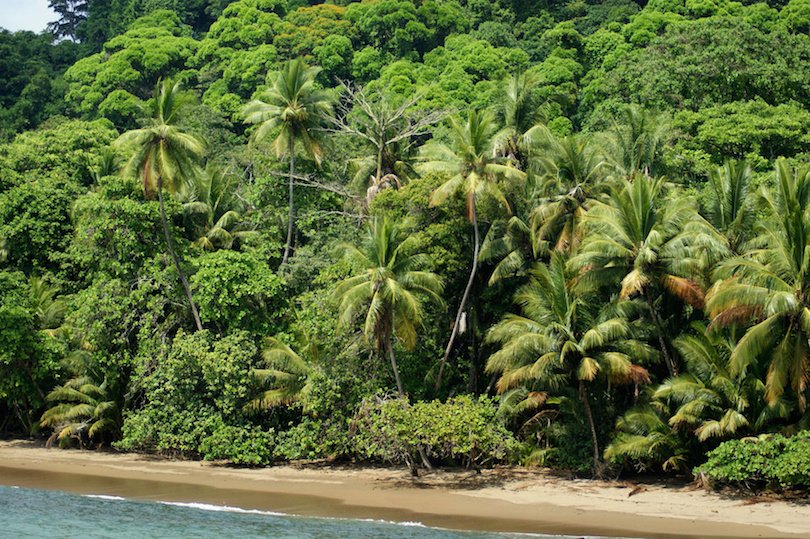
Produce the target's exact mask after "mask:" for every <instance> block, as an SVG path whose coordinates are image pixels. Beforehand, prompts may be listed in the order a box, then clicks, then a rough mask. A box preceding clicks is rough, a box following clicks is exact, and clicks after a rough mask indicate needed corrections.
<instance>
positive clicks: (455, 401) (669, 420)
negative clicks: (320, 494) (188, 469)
mask: <svg viewBox="0 0 810 539" xmlns="http://www.w3.org/2000/svg"><path fill="white" fill-rule="evenodd" d="M64 4H65V6H66V7H65V10H69V9H72V10H73V11H72V12H70V13H68V11H64V13H63V11H59V10H57V11H58V12H59V13H60V15H61V16H62V18H61V19H60V21H58V22H57V23H55V24H54V25H53V27H52V29H53V31H54V33H55V35H56V36H68V37H70V38H71V40H67V41H59V42H56V43H52V42H51V41H52V39H53V38H52V37H48V36H47V35H46V34H43V35H41V36H36V39H35V40H32V39H30V38H31V36H30V35H27V34H26V33H22V32H21V33H14V34H12V33H8V32H4V33H2V34H0V38H1V39H2V43H3V47H4V48H6V49H7V50H8V51H10V54H12V56H9V57H10V58H14V56H13V55H17V56H18V57H20V58H22V57H25V58H26V61H25V62H17V63H14V64H12V63H11V62H10V63H9V73H11V74H12V76H10V77H9V78H8V80H7V81H6V83H5V87H3V88H0V94H2V95H0V105H2V109H0V114H2V115H3V117H4V118H6V119H7V121H6V122H4V131H3V136H4V137H5V139H6V142H5V143H4V144H2V146H0V257H1V258H2V271H0V283H2V284H0V297H1V298H2V304H0V341H2V342H3V343H4V346H3V350H2V351H0V411H2V416H1V417H2V419H0V421H1V423H0V430H2V431H5V432H9V433H15V434H17V435H33V436H42V437H44V438H48V437H50V438H49V443H59V444H61V445H80V446H83V447H91V446H99V445H105V446H108V445H112V446H113V447H117V448H120V449H123V450H137V451H154V452H159V453H164V454H174V455H183V456H188V457H205V458H210V459H226V460H230V461H232V462H235V463H241V464H265V463H269V462H273V461H283V460H290V459H317V458H330V459H333V458H338V459H361V460H381V461H390V462H400V463H406V464H407V465H409V466H410V467H411V469H412V471H413V472H414V473H417V472H418V469H419V468H420V467H424V468H432V467H434V466H436V465H443V464H456V465H458V464H462V465H466V466H480V465H484V464H490V463H493V462H515V463H524V464H532V465H543V466H551V467H556V468H561V469H567V470H574V471H577V472H583V473H589V474H599V475H601V474H605V473H607V471H608V470H611V469H613V470H619V469H625V470H663V471H676V472H681V473H687V474H691V473H693V472H694V473H697V474H699V475H700V474H707V475H708V476H709V477H712V478H714V479H717V480H721V481H723V480H728V481H741V480H745V477H740V476H739V474H738V473H737V472H738V470H737V469H736V468H734V469H731V468H729V464H728V462H727V461H725V460H723V458H721V456H722V455H724V454H726V453H729V452H730V453H731V454H735V451H736V453H740V454H741V453H743V451H742V450H739V449H735V450H730V449H726V447H731V446H727V444H729V443H730V444H743V446H745V447H747V449H746V451H748V453H751V455H749V456H747V457H745V458H746V459H748V460H746V465H748V464H750V462H754V461H756V458H757V457H756V456H755V455H754V454H757V455H758V454H759V453H757V452H758V451H760V450H761V451H762V452H764V453H767V452H768V451H773V448H771V446H775V445H778V444H783V445H784V446H785V447H791V448H794V446H795V450H794V449H791V451H783V453H784V454H785V455H787V456H785V457H780V458H783V459H784V460H785V462H784V463H782V464H780V465H779V466H777V467H776V469H777V470H778V471H779V470H781V471H784V473H782V472H781V471H779V472H778V473H772V472H773V470H771V471H769V472H768V473H770V474H771V475H768V476H767V477H765V476H762V477H759V476H757V477H756V480H757V481H761V482H762V483H763V484H781V485H797V486H802V485H804V486H806V485H807V484H808V483H810V470H807V469H806V464H804V465H803V466H804V467H802V464H801V463H802V462H804V461H803V460H802V459H805V460H806V458H805V457H804V456H803V455H804V453H802V451H806V450H803V449H802V447H806V446H804V445H803V444H801V443H799V442H796V443H793V441H794V440H798V441H800V440H803V439H805V437H806V433H802V432H801V431H802V430H803V429H806V428H807V421H808V413H807V403H806V399H807V395H808V388H807V383H808V380H810V359H809V358H810V356H809V355H808V353H809V352H810V350H808V342H810V341H808V338H810V335H809V334H808V332H810V314H808V313H810V310H808V303H807V301H808V300H807V298H806V295H807V294H806V288H807V285H808V277H807V275H806V274H807V269H808V268H807V266H808V264H810V255H808V251H807V245H808V234H810V214H808V210H807V207H808V202H810V201H808V200H806V199H807V197H808V196H810V166H809V165H808V157H807V156H808V153H807V152H808V148H809V147H810V140H809V139H808V138H807V132H808V127H810V112H808V111H807V109H806V105H805V104H806V103H807V102H808V100H807V98H808V97H810V96H808V92H809V91H810V90H809V89H808V87H807V80H810V76H808V75H810V73H808V72H807V70H808V65H810V63H808V62H806V61H804V60H806V57H807V55H808V54H810V38H808V35H807V25H806V19H807V16H808V14H809V13H810V11H808V9H810V7H808V6H810V4H807V2H806V1H797V0H791V2H789V3H787V4H784V3H782V4H779V5H776V4H774V5H769V4H766V3H759V4H753V5H742V4H739V3H736V2H725V3H711V4H705V5H704V4H700V5H698V4H696V3H691V2H679V1H671V2H651V3H645V5H643V6H640V5H638V4H636V3H633V2H630V1H626V2H625V1H621V0H615V1H612V2H606V3H587V2H584V3H565V4H562V3H561V4H557V3H553V2H552V3H548V2H545V3H534V2H522V3H517V2H516V3H512V2H497V3H491V2H486V3H477V2H471V1H466V2H455V1H446V2H437V1H433V0H425V1H421V2H411V1H404V0H380V1H377V2H355V3H347V5H345V6H344V5H340V4H341V3H340V2H338V3H336V4H317V3H316V4H315V5H308V4H306V3H301V4H302V5H299V4H297V3H287V2H282V1H280V0H239V1H236V2H224V3H221V4H223V5H221V6H220V5H217V6H214V3H207V4H205V6H202V5H198V4H200V3H199V2H196V3H195V2H189V3H183V2H169V3H168V4H171V5H166V6H163V5H161V6H157V7H162V8H169V9H156V8H155V6H153V7H152V9H155V10H154V11H150V10H146V11H144V12H139V11H138V10H142V9H146V8H143V7H142V6H141V4H140V3H131V4H132V5H131V6H129V7H126V8H125V7H121V9H122V10H123V11H121V13H126V14H127V15H126V17H131V18H130V19H127V18H126V17H123V18H120V21H126V25H125V26H121V28H120V29H119V30H114V31H115V32H116V33H115V35H104V36H101V34H93V31H91V29H92V28H94V27H95V26H93V25H94V24H96V23H94V22H93V21H98V20H102V19H103V17H104V13H103V11H102V10H101V8H100V7H98V6H96V4H95V3H93V2H87V3H83V4H78V3H64ZM123 4H126V2H124V3H122V6H123ZM186 4H188V5H186ZM192 4H193V5H192ZM209 4H210V5H209ZM783 4H784V5H783ZM71 13H72V14H71ZM203 13H204V15H203ZM107 16H109V15H107ZM802 21H804V22H802ZM209 25H210V27H209ZM98 28H105V29H109V28H113V26H105V25H99V26H98ZM105 31H106V30H105ZM94 36H95V37H94ZM743 36H747V37H745V39H743ZM775 81H778V84H777V83H776V82H775ZM46 104H47V106H46ZM33 127H37V128H36V129H32V128H33ZM776 435H778V436H776ZM755 440H760V441H759V442H756V441H755ZM782 440H786V441H785V442H783V441H782ZM724 442H725V443H724ZM745 444H748V445H747V446H746V445H745ZM769 444H770V445H769ZM785 444H787V445H785ZM791 444H793V445H791ZM718 447H719V449H716V448H718ZM780 447H781V446H780ZM715 449H716V452H714V453H710V452H712V451H713V450H715ZM723 451H725V452H726V453H723ZM748 453H746V454H748ZM764 453H763V454H764ZM707 454H710V456H711V458H709V463H708V464H706V465H704V464H703V463H704V462H706V460H707ZM714 455H718V456H714ZM695 466H698V468H697V469H696V468H695ZM701 466H702V467H701ZM752 466H753V465H752ZM797 470H798V471H797ZM761 471H762V470H756V471H749V473H750V477H753V476H754V475H756V473H759V472H761ZM735 473H737V475H735ZM763 473H764V472H763ZM743 475H744V474H743ZM766 475H767V474H766ZM746 477H749V476H746ZM750 477H749V479H750Z"/></svg>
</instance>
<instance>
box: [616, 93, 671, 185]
mask: <svg viewBox="0 0 810 539" xmlns="http://www.w3.org/2000/svg"><path fill="white" fill-rule="evenodd" d="M671 139H672V125H671V122H670V119H669V117H668V116H666V115H665V114H658V113H655V112H652V111H648V110H645V109H643V108H641V107H640V106H638V105H628V106H627V107H625V108H624V109H622V110H621V111H620V113H619V115H618V117H617V118H616V120H615V121H614V123H613V125H612V126H611V128H610V130H609V132H608V139H607V144H606V153H607V155H608V159H609V161H610V163H611V165H612V167H613V168H614V169H615V170H616V171H617V172H618V173H619V174H620V175H622V176H625V177H629V176H632V175H634V174H637V173H644V174H647V175H656V174H658V172H659V169H660V168H661V166H660V165H661V154H662V152H663V150H664V148H665V147H666V145H667V144H669V142H670V140H671Z"/></svg>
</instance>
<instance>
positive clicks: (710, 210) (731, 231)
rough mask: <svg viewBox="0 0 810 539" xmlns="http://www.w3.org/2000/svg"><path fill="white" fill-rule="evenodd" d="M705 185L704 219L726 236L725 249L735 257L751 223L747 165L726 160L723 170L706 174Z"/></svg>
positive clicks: (718, 169) (752, 215)
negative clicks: (707, 196)
mask: <svg viewBox="0 0 810 539" xmlns="http://www.w3.org/2000/svg"><path fill="white" fill-rule="evenodd" d="M709 185H710V186H711V189H709V190H708V195H709V201H708V205H707V208H706V217H707V218H708V220H709V222H710V223H712V225H714V227H715V228H716V229H717V230H719V231H720V232H722V233H723V234H724V235H725V236H726V238H727V239H728V244H729V249H731V251H732V252H733V253H738V252H739V250H740V248H741V247H742V245H743V243H744V242H745V240H746V239H747V237H748V236H747V235H748V233H749V232H750V231H751V229H752V222H753V219H754V210H755V208H754V203H753V200H752V198H751V196H750V187H751V165H749V164H748V163H746V162H745V160H736V159H729V160H726V162H725V163H724V164H723V166H721V167H717V168H716V169H713V170H711V171H709Z"/></svg>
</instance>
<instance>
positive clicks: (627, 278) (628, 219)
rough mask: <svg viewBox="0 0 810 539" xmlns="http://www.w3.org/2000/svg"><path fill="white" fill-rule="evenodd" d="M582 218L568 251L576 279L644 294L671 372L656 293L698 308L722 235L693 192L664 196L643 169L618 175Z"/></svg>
mask: <svg viewBox="0 0 810 539" xmlns="http://www.w3.org/2000/svg"><path fill="white" fill-rule="evenodd" d="M586 220H587V225H586V226H587V229H588V232H589V233H588V235H587V236H586V237H585V239H584V240H583V242H582V247H581V250H580V253H578V254H577V255H576V256H574V257H573V258H572V259H571V265H572V267H573V268H575V269H578V270H579V272H580V273H579V275H578V277H577V279H578V281H579V283H580V285H581V286H584V287H585V288H603V287H605V286H607V287H618V288H619V298H620V299H627V298H631V297H634V296H640V297H642V298H644V299H645V300H646V302H647V307H648V312H649V316H650V320H651V321H652V323H653V324H654V326H655V327H656V329H657V333H658V339H659V344H660V347H661V353H662V354H663V355H664V359H665V362H666V365H667V368H668V370H669V374H670V376H675V375H677V373H678V366H677V364H676V363H675V359H674V357H673V355H672V353H671V351H670V350H669V345H668V344H667V343H666V340H665V329H664V325H663V322H662V320H661V319H660V318H659V315H658V310H657V308H656V305H655V301H656V297H657V296H658V295H660V293H661V292H667V293H670V294H672V295H673V296H675V297H677V298H678V299H680V300H681V301H683V302H684V303H686V304H689V305H691V306H692V307H694V308H696V309H702V308H703V302H704V296H705V292H704V289H703V286H702V283H701V280H702V276H703V274H704V270H705V269H706V267H707V258H706V257H707V256H708V255H707V253H712V252H714V253H718V252H722V251H723V249H724V248H725V244H724V242H723V241H722V240H721V239H720V238H719V237H717V235H716V233H714V232H713V229H712V228H711V227H710V226H708V224H707V223H706V222H705V221H703V220H702V219H701V218H700V216H699V215H698V213H697V206H696V203H695V201H694V200H693V199H691V198H688V197H685V196H675V197H666V196H665V184H664V181H663V179H653V178H650V177H648V176H644V175H636V176H635V177H634V178H633V180H632V181H629V180H624V181H623V182H622V185H621V188H619V189H614V190H613V192H612V194H611V197H610V204H605V203H601V202H599V203H596V204H595V205H594V207H593V208H592V209H591V211H589V212H588V215H587V217H586Z"/></svg>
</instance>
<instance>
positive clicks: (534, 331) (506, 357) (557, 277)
mask: <svg viewBox="0 0 810 539" xmlns="http://www.w3.org/2000/svg"><path fill="white" fill-rule="evenodd" d="M565 265H566V261H565V259H564V258H563V257H562V256H561V255H560V254H557V253H555V254H553V255H552V257H551V261H550V262H549V264H548V265H545V264H537V265H535V267H534V269H533V270H532V273H531V282H530V283H529V284H528V285H526V286H524V287H522V288H521V289H520V290H519V291H518V293H517V294H516V296H515V301H516V303H518V304H519V305H520V306H521V310H522V311H523V315H516V314H508V315H506V316H505V317H504V319H503V320H502V321H501V322H499V323H498V324H497V325H495V326H494V327H493V328H492V329H491V330H490V332H489V335H488V337H487V340H489V341H490V342H496V343H499V344H500V346H501V348H500V350H498V351H497V352H495V353H494V354H492V356H490V358H489V360H488V361H487V372H489V373H495V374H497V373H500V379H499V380H498V384H497V388H498V392H499V393H504V392H507V391H509V390H512V389H514V388H517V387H526V388H527V389H528V390H530V391H535V392H546V391H555V390H559V389H560V388H564V387H566V386H567V385H568V384H570V383H572V382H574V383H576V385H577V392H578V395H579V399H580V402H581V403H582V408H583V410H584V412H585V417H586V418H587V421H588V426H589V428H590V431H591V442H592V445H593V465H594V470H595V471H597V472H599V470H600V468H601V464H600V452H599V441H598V436H597V432H596V423H595V421H594V417H593V412H592V411H591V405H590V401H589V398H588V391H587V383H588V382H592V381H594V380H595V379H596V378H597V376H600V375H602V376H603V377H605V378H607V379H608V380H610V381H611V382H613V383H636V384H638V383H647V382H649V375H648V374H647V371H646V370H645V369H644V368H643V367H640V366H638V365H634V364H633V361H632V358H643V357H650V356H651V355H652V354H651V351H650V350H649V349H648V348H647V347H646V346H645V345H643V344H641V343H640V342H638V341H635V340H634V339H633V338H632V336H631V326H630V323H629V322H628V320H627V319H626V318H624V317H621V316H617V315H616V313H615V311H613V309H612V306H611V305H607V306H605V307H602V308H598V307H597V306H598V303H597V302H596V301H593V298H583V297H580V296H578V295H577V294H576V292H575V291H574V290H573V287H572V284H571V281H570V279H569V275H567V273H566V267H565Z"/></svg>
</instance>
